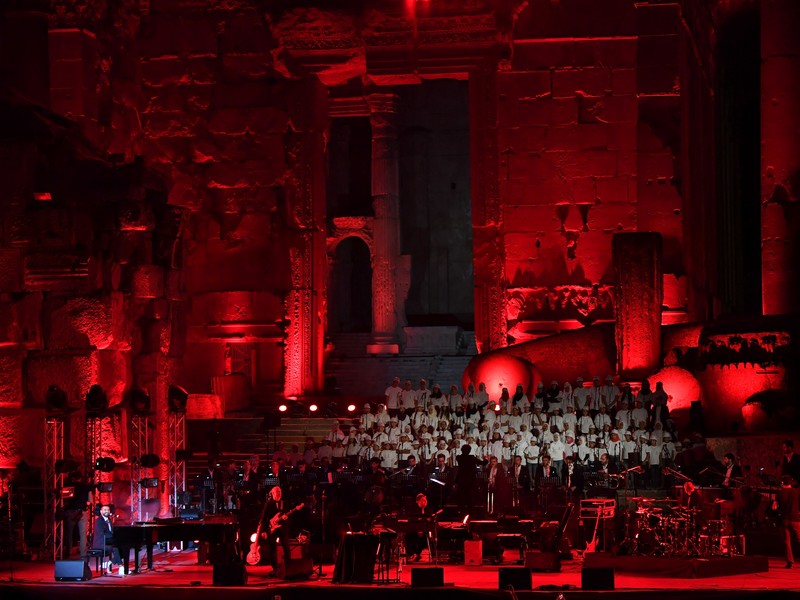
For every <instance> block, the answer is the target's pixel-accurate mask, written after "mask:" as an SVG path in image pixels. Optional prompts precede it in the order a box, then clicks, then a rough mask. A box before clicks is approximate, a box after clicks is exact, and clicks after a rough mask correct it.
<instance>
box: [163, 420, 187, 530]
mask: <svg viewBox="0 0 800 600" xmlns="http://www.w3.org/2000/svg"><path fill="white" fill-rule="evenodd" d="M185 449H186V411H183V410H170V411H169V412H168V413H167V478H168V486H169V487H168V488H167V489H168V490H169V498H170V504H172V510H173V516H176V517H177V516H180V507H179V503H178V494H180V493H182V492H184V491H186V461H185V460H184V459H183V458H181V460H178V450H185Z"/></svg>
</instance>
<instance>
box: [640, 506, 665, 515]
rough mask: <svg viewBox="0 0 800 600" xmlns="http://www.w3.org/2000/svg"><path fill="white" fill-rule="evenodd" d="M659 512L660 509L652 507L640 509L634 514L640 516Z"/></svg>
mask: <svg viewBox="0 0 800 600" xmlns="http://www.w3.org/2000/svg"><path fill="white" fill-rule="evenodd" d="M660 512H661V509H660V508H652V507H647V508H641V509H639V510H637V511H636V513H637V514H640V515H652V514H654V513H660Z"/></svg>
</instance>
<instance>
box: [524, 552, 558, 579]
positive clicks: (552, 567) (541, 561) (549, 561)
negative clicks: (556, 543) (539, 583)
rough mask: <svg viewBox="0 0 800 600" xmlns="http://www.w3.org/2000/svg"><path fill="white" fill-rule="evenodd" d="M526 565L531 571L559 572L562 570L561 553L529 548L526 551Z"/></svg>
mask: <svg viewBox="0 0 800 600" xmlns="http://www.w3.org/2000/svg"><path fill="white" fill-rule="evenodd" d="M525 567H526V568H527V569H530V570H531V571H540V572H541V571H545V572H551V573H553V572H558V571H560V570H561V555H560V554H559V553H558V552H541V551H538V550H528V551H527V552H526V553H525Z"/></svg>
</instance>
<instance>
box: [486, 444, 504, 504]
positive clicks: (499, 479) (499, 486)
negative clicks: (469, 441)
mask: <svg viewBox="0 0 800 600" xmlns="http://www.w3.org/2000/svg"><path fill="white" fill-rule="evenodd" d="M486 483H487V492H488V498H487V506H486V508H487V511H488V512H490V513H494V512H499V511H500V510H502V508H503V507H504V505H505V493H506V488H507V478H506V471H505V469H504V468H503V465H501V464H499V463H498V461H497V457H496V456H490V457H489V464H488V465H487V466H486Z"/></svg>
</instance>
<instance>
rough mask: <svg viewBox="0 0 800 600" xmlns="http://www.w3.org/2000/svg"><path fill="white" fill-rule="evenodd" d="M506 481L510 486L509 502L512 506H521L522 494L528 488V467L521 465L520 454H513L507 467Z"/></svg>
mask: <svg viewBox="0 0 800 600" xmlns="http://www.w3.org/2000/svg"><path fill="white" fill-rule="evenodd" d="M508 483H509V487H510V488H511V504H512V506H514V507H519V506H522V504H523V503H522V501H521V500H522V498H521V496H522V494H523V492H524V491H525V490H528V489H530V486H531V485H530V484H531V482H530V477H529V476H528V469H526V468H525V467H524V466H523V465H522V456H519V455H517V456H515V457H514V460H513V463H512V464H511V467H509V469H508Z"/></svg>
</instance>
